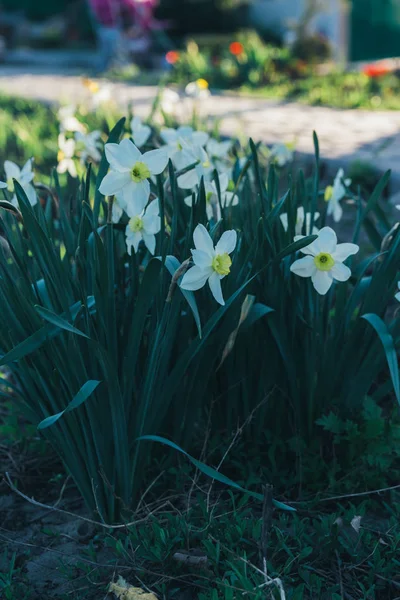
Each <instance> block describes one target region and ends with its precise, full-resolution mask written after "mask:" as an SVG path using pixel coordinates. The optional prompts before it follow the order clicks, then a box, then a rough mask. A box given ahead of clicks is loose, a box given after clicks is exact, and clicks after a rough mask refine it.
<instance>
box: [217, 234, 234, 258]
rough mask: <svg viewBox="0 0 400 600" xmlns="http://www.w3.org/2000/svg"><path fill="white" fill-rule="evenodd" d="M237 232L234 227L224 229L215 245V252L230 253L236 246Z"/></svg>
mask: <svg viewBox="0 0 400 600" xmlns="http://www.w3.org/2000/svg"><path fill="white" fill-rule="evenodd" d="M236 243H237V233H236V231H235V230H234V229H230V230H229V231H224V233H223V234H222V235H221V237H220V239H219V242H218V244H217V245H216V246H215V252H216V253H217V254H224V253H225V252H226V253H227V254H230V253H231V252H233V251H234V249H235V248H236Z"/></svg>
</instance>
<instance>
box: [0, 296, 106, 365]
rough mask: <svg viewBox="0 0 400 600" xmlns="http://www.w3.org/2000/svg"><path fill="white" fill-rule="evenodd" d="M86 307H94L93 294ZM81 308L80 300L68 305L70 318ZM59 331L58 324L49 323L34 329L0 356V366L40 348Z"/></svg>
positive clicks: (73, 317) (89, 297)
mask: <svg viewBox="0 0 400 600" xmlns="http://www.w3.org/2000/svg"><path fill="white" fill-rule="evenodd" d="M87 307H88V309H89V311H90V310H91V309H94V307H95V302H94V298H93V296H88V298H87ZM81 308H82V302H76V303H75V304H73V305H72V306H71V307H70V310H69V312H70V314H71V318H72V320H74V319H75V317H76V315H77V314H78V312H79V311H80V310H81ZM63 316H66V315H63ZM60 332H61V329H60V327H59V325H54V324H50V323H49V324H48V325H44V327H41V328H40V329H39V330H38V331H35V333H33V334H32V335H30V336H29V337H27V338H26V339H25V340H23V341H22V342H20V343H19V344H18V345H17V346H15V348H13V349H12V350H10V351H9V352H7V353H6V354H4V355H3V356H2V357H1V358H0V367H1V366H3V365H7V364H9V363H11V362H14V361H16V360H20V359H21V358H24V356H27V355H28V354H31V353H32V352H34V351H35V350H38V348H40V347H41V346H42V345H43V344H44V342H45V341H46V340H49V339H51V338H53V337H55V336H56V335H58V334H59V333H60Z"/></svg>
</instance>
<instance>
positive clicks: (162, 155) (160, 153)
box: [142, 149, 168, 175]
mask: <svg viewBox="0 0 400 600" xmlns="http://www.w3.org/2000/svg"><path fill="white" fill-rule="evenodd" d="M142 160H143V162H144V163H145V164H146V165H147V166H148V168H149V170H150V172H151V174H152V175H159V174H160V173H162V172H163V171H164V169H165V167H166V166H167V164H168V154H167V152H166V151H165V150H164V149H161V150H150V152H146V153H145V154H143V157H142Z"/></svg>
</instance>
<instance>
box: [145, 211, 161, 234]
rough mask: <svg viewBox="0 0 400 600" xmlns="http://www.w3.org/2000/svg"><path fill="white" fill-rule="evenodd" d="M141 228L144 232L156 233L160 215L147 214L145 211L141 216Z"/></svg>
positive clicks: (158, 228)
mask: <svg viewBox="0 0 400 600" xmlns="http://www.w3.org/2000/svg"><path fill="white" fill-rule="evenodd" d="M142 221H143V228H144V231H145V232H146V233H152V234H155V233H158V232H159V231H160V229H161V219H160V217H159V216H158V215H157V216H154V215H148V214H147V213H146V214H145V215H144V217H143V218H142Z"/></svg>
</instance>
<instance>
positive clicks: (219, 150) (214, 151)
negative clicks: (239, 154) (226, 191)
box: [206, 138, 232, 171]
mask: <svg viewBox="0 0 400 600" xmlns="http://www.w3.org/2000/svg"><path fill="white" fill-rule="evenodd" d="M231 148H232V140H228V141H225V142H217V140H214V139H213V138H211V139H210V140H209V141H208V142H207V145H206V152H207V154H208V156H209V157H210V158H211V160H212V161H213V163H214V164H215V166H216V168H217V169H218V170H219V171H223V170H226V169H229V168H230V162H231V161H230V159H229V152H230V150H231Z"/></svg>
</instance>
